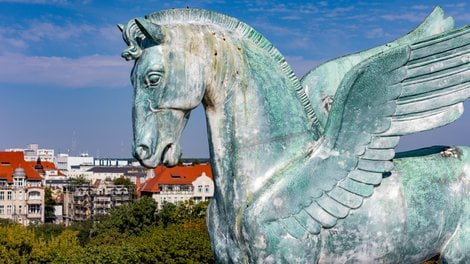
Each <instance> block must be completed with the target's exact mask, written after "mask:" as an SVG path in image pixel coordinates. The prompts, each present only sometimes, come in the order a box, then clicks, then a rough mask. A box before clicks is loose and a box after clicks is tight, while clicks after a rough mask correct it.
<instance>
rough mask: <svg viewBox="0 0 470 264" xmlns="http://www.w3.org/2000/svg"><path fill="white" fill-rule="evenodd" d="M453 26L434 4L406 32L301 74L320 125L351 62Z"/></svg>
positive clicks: (362, 59) (353, 63) (452, 21)
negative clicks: (428, 12)
mask: <svg viewBox="0 0 470 264" xmlns="http://www.w3.org/2000/svg"><path fill="white" fill-rule="evenodd" d="M453 28H454V20H453V18H452V17H447V18H445V16H444V11H443V10H442V9H441V8H440V7H436V8H435V9H434V10H433V11H432V13H431V14H430V15H429V16H428V17H427V18H426V19H425V20H424V21H423V23H421V24H420V25H419V26H418V27H417V28H416V29H414V30H413V31H411V32H410V33H408V34H406V35H405V36H403V37H401V38H399V39H397V40H394V41H392V42H390V43H387V44H384V45H382V46H379V47H375V48H372V49H369V50H366V51H362V52H359V53H355V54H351V55H347V56H343V57H340V58H336V59H334V60H331V61H328V62H326V63H323V64H321V65H320V66H318V67H316V68H315V69H313V70H312V71H310V72H309V73H307V74H306V75H305V76H304V77H302V79H301V83H302V86H303V87H304V89H305V93H306V94H307V96H308V98H309V99H310V102H311V103H312V106H313V108H314V111H315V114H316V116H317V118H318V121H319V125H321V126H322V127H323V128H324V126H325V125H326V121H327V118H328V110H329V109H328V108H329V107H328V105H327V104H330V103H331V101H334V96H335V93H336V91H337V89H338V87H339V85H340V84H341V81H342V80H343V78H344V76H345V75H346V73H347V72H349V71H350V70H351V69H352V68H353V67H354V66H356V65H358V64H359V63H360V62H362V61H364V60H367V59H368V58H370V57H372V56H374V55H376V54H379V53H380V52H384V51H387V50H390V49H392V48H395V47H397V46H400V45H408V44H412V43H414V42H416V41H418V40H421V39H424V38H426V37H429V36H431V35H435V34H439V33H442V32H445V31H448V30H451V29H453ZM325 76H329V78H325Z"/></svg>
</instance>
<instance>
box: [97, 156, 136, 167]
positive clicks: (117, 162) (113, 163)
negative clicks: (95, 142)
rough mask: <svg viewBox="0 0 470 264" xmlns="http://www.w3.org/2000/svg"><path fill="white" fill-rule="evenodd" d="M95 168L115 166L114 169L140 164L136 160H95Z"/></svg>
mask: <svg viewBox="0 0 470 264" xmlns="http://www.w3.org/2000/svg"><path fill="white" fill-rule="evenodd" d="M93 165H94V166H100V167H104V166H114V167H124V166H136V165H137V166H138V165H139V162H138V161H137V160H135V159H118V158H95V159H94V160H93Z"/></svg>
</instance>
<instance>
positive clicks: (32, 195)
mask: <svg viewBox="0 0 470 264" xmlns="http://www.w3.org/2000/svg"><path fill="white" fill-rule="evenodd" d="M29 199H30V200H39V199H41V193H39V192H38V191H32V192H29Z"/></svg>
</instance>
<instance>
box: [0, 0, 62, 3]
mask: <svg viewBox="0 0 470 264" xmlns="http://www.w3.org/2000/svg"><path fill="white" fill-rule="evenodd" d="M0 3H22V4H66V3H67V0H0Z"/></svg>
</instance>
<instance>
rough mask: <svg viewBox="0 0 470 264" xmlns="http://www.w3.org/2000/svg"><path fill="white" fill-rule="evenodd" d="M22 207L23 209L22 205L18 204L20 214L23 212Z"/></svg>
mask: <svg viewBox="0 0 470 264" xmlns="http://www.w3.org/2000/svg"><path fill="white" fill-rule="evenodd" d="M21 209H22V207H21V205H18V214H21V213H22V210H21Z"/></svg>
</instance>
